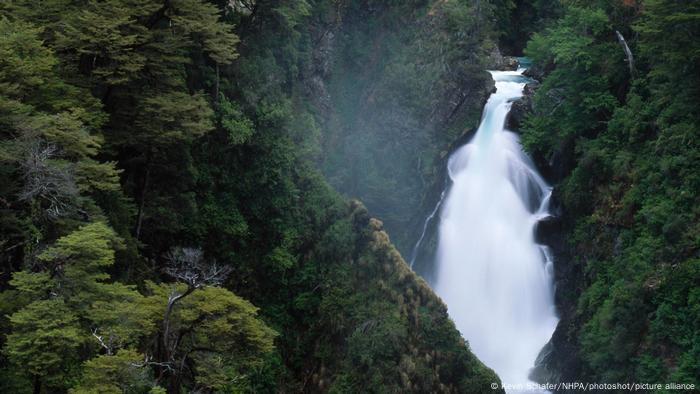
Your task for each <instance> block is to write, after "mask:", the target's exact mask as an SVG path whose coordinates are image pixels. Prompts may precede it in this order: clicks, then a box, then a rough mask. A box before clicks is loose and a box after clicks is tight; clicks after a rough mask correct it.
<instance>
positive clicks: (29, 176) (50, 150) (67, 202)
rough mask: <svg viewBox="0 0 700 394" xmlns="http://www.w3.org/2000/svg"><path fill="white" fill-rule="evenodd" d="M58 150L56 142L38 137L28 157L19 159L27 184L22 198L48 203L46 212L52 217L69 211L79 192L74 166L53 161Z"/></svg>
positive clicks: (25, 183) (31, 146) (28, 150)
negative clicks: (72, 167)
mask: <svg viewBox="0 0 700 394" xmlns="http://www.w3.org/2000/svg"><path fill="white" fill-rule="evenodd" d="M58 153H59V148H58V146H57V145H55V144H50V143H45V142H42V141H37V142H36V143H33V144H31V145H30V146H29V147H28V149H27V152H26V156H25V159H24V160H23V161H22V162H21V163H20V167H21V169H22V175H23V177H24V187H23V188H22V191H21V192H20V194H19V198H20V200H24V201H32V200H35V199H40V200H43V201H45V202H46V203H47V204H48V207H47V208H46V213H47V214H48V216H49V217H51V218H57V217H59V216H62V215H64V214H66V213H67V212H68V211H70V209H71V208H72V205H73V204H72V202H73V201H74V199H75V198H76V197H77V196H78V187H77V186H76V184H75V179H74V177H73V173H72V171H71V168H70V167H68V166H60V165H59V164H58V163H55V162H52V159H53V158H54V157H55V156H57V155H58Z"/></svg>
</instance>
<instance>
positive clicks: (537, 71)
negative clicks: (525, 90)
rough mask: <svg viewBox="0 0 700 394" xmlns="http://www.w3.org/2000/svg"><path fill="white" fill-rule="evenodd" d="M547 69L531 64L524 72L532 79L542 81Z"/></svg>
mask: <svg viewBox="0 0 700 394" xmlns="http://www.w3.org/2000/svg"><path fill="white" fill-rule="evenodd" d="M544 74H545V70H543V69H542V68H540V67H539V66H537V65H536V64H533V65H531V66H530V67H528V68H527V70H525V71H524V72H523V75H524V76H526V77H529V78H532V79H536V80H538V81H541V80H542V79H543V78H544Z"/></svg>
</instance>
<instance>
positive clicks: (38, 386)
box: [32, 375, 41, 394]
mask: <svg viewBox="0 0 700 394" xmlns="http://www.w3.org/2000/svg"><path fill="white" fill-rule="evenodd" d="M33 386H34V388H33V390H32V392H33V393H34V394H41V378H39V375H34V382H33Z"/></svg>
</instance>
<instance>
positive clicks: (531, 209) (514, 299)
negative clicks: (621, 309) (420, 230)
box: [424, 68, 558, 393]
mask: <svg viewBox="0 0 700 394" xmlns="http://www.w3.org/2000/svg"><path fill="white" fill-rule="evenodd" d="M523 71H524V69H522V68H521V69H519V70H517V71H492V72H491V75H492V76H493V79H494V81H495V84H496V91H495V92H494V93H493V94H492V95H491V96H490V98H489V100H488V102H487V103H486V106H485V108H484V112H483V115H482V119H481V124H480V125H479V128H478V130H477V132H476V134H475V135H474V137H473V138H472V140H471V141H470V142H469V143H467V144H466V145H464V146H462V147H460V148H459V149H458V150H456V151H455V152H454V153H453V154H452V155H451V156H450V158H449V161H448V174H449V177H450V180H451V185H450V186H449V187H448V189H447V193H446V194H445V193H444V192H443V196H444V197H443V199H441V202H440V204H439V205H438V207H439V208H440V212H439V225H438V246H437V252H436V253H437V254H436V261H435V264H436V268H435V273H436V275H435V278H434V280H433V282H434V283H432V285H433V288H434V289H435V291H436V292H437V293H438V294H439V295H440V297H442V299H443V300H444V301H445V303H446V304H447V306H448V311H449V314H450V316H451V317H452V319H453V320H454V322H455V324H456V325H457V328H458V329H459V330H460V332H461V333H462V335H463V336H464V338H465V339H466V340H468V341H469V344H470V347H471V349H472V351H473V352H474V353H475V354H476V356H477V357H479V359H480V360H481V361H483V362H484V364H486V365H487V366H489V367H490V368H492V369H493V370H494V371H495V372H496V373H497V374H498V375H499V377H500V378H501V380H502V382H503V384H504V386H505V387H506V388H508V387H511V389H507V391H508V392H509V393H517V392H520V391H521V390H519V389H518V388H517V387H518V386H520V387H528V385H531V384H532V383H531V382H530V380H529V377H528V376H529V373H530V371H531V369H532V368H533V367H534V364H535V359H536V358H537V355H538V353H539V352H540V350H541V349H542V347H543V346H544V345H545V344H546V343H547V341H548V340H549V339H550V338H551V335H552V333H553V332H554V328H555V326H556V324H557V321H558V318H557V315H556V311H555V307H554V296H553V292H554V289H553V277H552V276H553V275H552V270H553V268H552V259H551V257H550V253H549V251H548V249H547V247H546V246H544V245H540V244H538V243H537V242H536V241H535V237H534V227H535V225H536V223H537V221H539V220H541V219H542V218H544V217H546V216H548V215H549V213H548V205H549V197H550V195H551V191H552V189H551V187H550V186H549V185H547V183H546V182H545V181H544V180H543V178H542V177H541V176H540V175H539V174H538V173H537V170H536V169H535V167H534V165H533V163H532V161H531V160H530V158H529V157H528V156H527V155H526V154H525V153H524V152H523V150H522V147H521V145H520V142H519V139H518V136H517V135H516V134H514V133H513V132H511V131H508V130H506V129H505V121H506V117H507V115H508V112H509V111H510V107H511V105H512V102H513V101H514V100H517V99H518V98H520V97H522V94H523V89H524V87H525V84H526V83H527V82H528V79H527V78H526V77H524V76H523V75H522V73H523ZM438 207H436V211H437V208H438ZM432 215H435V212H433V214H432ZM424 232H425V231H424ZM513 387H514V388H513ZM523 391H525V390H523ZM527 392H530V393H532V392H533V391H531V390H527Z"/></svg>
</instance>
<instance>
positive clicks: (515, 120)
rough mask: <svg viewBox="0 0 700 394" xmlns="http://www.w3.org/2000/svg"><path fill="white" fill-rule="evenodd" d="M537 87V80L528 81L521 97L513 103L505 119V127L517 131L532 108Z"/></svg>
mask: <svg viewBox="0 0 700 394" xmlns="http://www.w3.org/2000/svg"><path fill="white" fill-rule="evenodd" d="M538 87H539V82H537V81H532V82H528V84H527V85H525V88H524V89H523V97H522V98H520V99H519V100H517V101H515V102H514V103H513V106H512V107H511V108H510V113H509V114H508V118H507V119H506V127H507V128H508V129H509V130H513V131H517V130H520V127H521V126H522V124H523V121H524V120H525V116H526V115H527V114H528V113H529V112H531V111H532V109H533V96H534V95H535V91H536V90H537V88H538Z"/></svg>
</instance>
